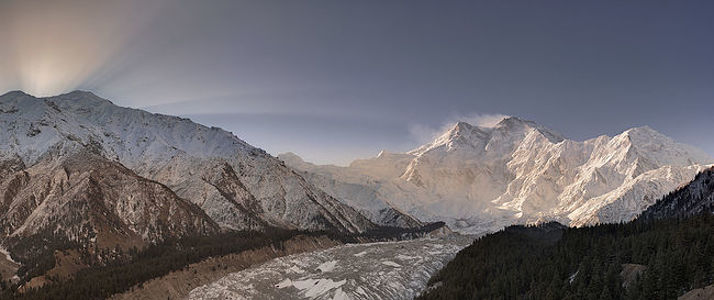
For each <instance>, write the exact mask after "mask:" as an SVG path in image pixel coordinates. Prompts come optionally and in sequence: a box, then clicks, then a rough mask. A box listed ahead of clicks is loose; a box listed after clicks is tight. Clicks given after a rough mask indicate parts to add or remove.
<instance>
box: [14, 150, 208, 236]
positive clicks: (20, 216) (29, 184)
mask: <svg viewBox="0 0 714 300" xmlns="http://www.w3.org/2000/svg"><path fill="white" fill-rule="evenodd" d="M0 194H1V195H2V199H3V201H2V202H0V230H2V236H4V237H9V238H10V240H22V239H23V238H25V237H28V236H42V235H44V236H52V237H55V238H60V239H64V240H67V241H72V242H78V243H79V244H81V245H92V244H95V243H96V244H97V245H99V246H100V248H113V247H115V246H116V245H121V246H126V247H130V246H137V245H142V244H143V243H144V242H151V243H155V242H158V241H162V240H165V239H167V238H179V237H182V236H186V235H192V234H210V233H215V232H217V231H218V230H219V228H218V225H217V224H216V223H215V222H213V221H212V220H211V219H210V218H209V217H208V216H207V215H206V214H205V213H204V212H203V211H202V210H201V209H200V208H199V207H198V206H196V205H195V204H193V203H191V202H188V201H186V200H184V199H181V198H179V197H178V196H176V194H175V193H174V192H173V191H171V190H170V189H169V188H167V187H166V186H164V185H162V184H160V183H157V182H155V181H151V180H148V179H145V178H142V177H139V176H137V175H136V174H135V173H134V172H132V171H131V170H129V169H127V168H125V167H124V166H122V165H121V164H119V163H116V162H111V161H109V160H107V159H105V158H103V157H101V156H98V155H96V154H93V153H90V152H87V151H82V152H78V153H75V154H71V155H65V156H62V157H55V156H54V155H51V154H50V155H48V156H46V157H44V158H43V159H42V160H40V161H38V162H37V163H35V164H34V165H33V166H32V167H29V168H26V169H23V170H19V171H16V172H14V173H12V174H8V175H7V176H5V177H4V178H3V180H2V184H0Z"/></svg>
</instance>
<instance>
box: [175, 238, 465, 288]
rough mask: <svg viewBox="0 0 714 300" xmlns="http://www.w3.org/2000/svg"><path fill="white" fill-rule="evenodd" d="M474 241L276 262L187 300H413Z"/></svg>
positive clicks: (331, 252) (330, 252) (378, 247)
mask: <svg viewBox="0 0 714 300" xmlns="http://www.w3.org/2000/svg"><path fill="white" fill-rule="evenodd" d="M471 241H472V238H470V237H466V236H461V235H449V236H445V237H439V238H423V239H416V240H409V241H400V242H379V243H368V244H347V245H343V246H337V247H334V248H330V249H326V250H322V251H316V252H311V253H303V254H298V255H291V256H286V257H281V258H276V259H274V260H272V261H269V262H267V263H264V264H262V265H259V266H256V267H253V268H249V269H245V270H242V271H240V272H236V273H232V274H229V275H227V276H225V277H223V278H221V279H219V280H217V281H215V282H213V283H211V284H207V285H204V286H201V287H198V288H196V289H194V290H192V291H191V293H190V294H189V297H188V299H192V300H208V299H353V300H358V299H412V298H414V296H416V295H417V294H418V293H420V292H421V291H422V290H423V289H424V288H425V287H426V284H427V282H428V280H429V278H430V277H431V276H432V275H433V274H434V273H435V272H437V271H438V270H440V269H441V268H442V267H443V266H445V265H446V263H447V262H448V261H449V260H451V259H452V258H453V256H454V255H456V253H457V252H458V251H460V250H461V249H463V248H465V247H466V246H467V245H468V244H469V243H470V242H471Z"/></svg>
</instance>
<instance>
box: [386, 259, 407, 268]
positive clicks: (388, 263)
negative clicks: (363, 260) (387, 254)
mask: <svg viewBox="0 0 714 300" xmlns="http://www.w3.org/2000/svg"><path fill="white" fill-rule="evenodd" d="M382 264H383V265H385V266H390V267H395V268H401V267H402V265H400V264H398V263H395V262H393V261H391V260H388V261H383V262H382Z"/></svg>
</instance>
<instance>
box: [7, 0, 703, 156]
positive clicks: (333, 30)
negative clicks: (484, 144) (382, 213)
mask: <svg viewBox="0 0 714 300" xmlns="http://www.w3.org/2000/svg"><path fill="white" fill-rule="evenodd" d="M0 41H2V42H0V43H1V46H0V94H2V93H4V92H5V91H9V90H18V89H20V90H24V91H25V92H28V93H30V94H33V95H37V96H48V95H55V94H60V93H63V92H68V91H71V90H75V89H82V90H89V91H93V92H94V93H96V94H97V95H99V96H102V97H104V98H108V99H110V100H111V101H113V102H114V103H115V104H118V105H122V106H129V107H135V108H141V109H146V110H149V111H152V112H158V113H165V114H172V115H180V116H184V117H189V118H191V119H192V120H194V121H197V122H200V123H203V124H205V125H209V126H218V127H222V128H224V129H226V130H229V131H231V132H233V133H235V134H236V135H237V136H238V137H240V138H242V139H244V140H246V141H247V142H249V143H251V144H252V145H254V146H258V147H261V148H263V149H265V150H267V151H268V152H269V153H272V154H279V153H282V152H288V151H291V152H295V153H297V154H298V155H300V156H302V157H303V158H305V159H306V160H308V161H312V162H316V163H321V164H326V163H330V164H338V165H346V164H348V163H349V162H350V161H352V160H353V159H355V158H361V157H370V156H374V155H376V154H377V153H378V152H379V151H380V150H383V149H386V150H389V151H394V152H397V151H407V150H410V149H412V148H416V147H417V146H418V145H420V144H422V143H425V142H426V141H428V140H429V139H430V138H431V137H432V136H433V134H434V133H435V132H438V130H439V129H440V128H443V126H444V125H445V124H448V123H450V122H455V121H457V120H467V121H469V122H473V123H481V122H486V123H488V122H490V121H492V120H493V119H498V118H499V116H502V115H511V116H518V117H521V118H524V119H529V120H533V121H536V122H538V123H540V124H542V125H544V126H546V127H549V128H551V129H553V130H555V131H558V132H560V133H562V134H563V135H565V136H567V137H569V138H572V139H576V140H584V139H587V138H592V137H595V136H598V135H601V134H608V135H615V134H617V133H619V132H622V131H623V130H625V129H627V128H631V127H634V126H642V125H648V126H650V127H652V128H654V129H655V130H658V131H660V132H662V133H664V134H666V135H668V136H670V137H673V138H674V139H675V140H677V141H680V142H684V143H688V144H692V145H695V146H698V147H700V148H702V149H704V150H705V151H707V152H709V153H710V154H713V155H714V138H712V137H711V135H710V132H711V131H712V129H714V117H713V115H714V1H218V0H211V1H168V0H142V1H138V0H125V1H94V0H83V1H80V0H76V1H68V0H57V1H35V0H30V1H19V0H18V1H14V0H0Z"/></svg>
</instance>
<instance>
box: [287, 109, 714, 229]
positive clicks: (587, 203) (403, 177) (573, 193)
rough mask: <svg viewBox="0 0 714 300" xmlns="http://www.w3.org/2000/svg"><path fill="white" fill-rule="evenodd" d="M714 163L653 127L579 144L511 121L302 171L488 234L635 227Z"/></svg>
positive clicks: (462, 126) (464, 126)
mask: <svg viewBox="0 0 714 300" xmlns="http://www.w3.org/2000/svg"><path fill="white" fill-rule="evenodd" d="M712 162H714V160H713V159H712V158H711V157H709V156H708V155H707V154H706V153H704V152H702V151H700V150H697V149H695V148H693V147H691V146H688V145H684V144H680V143H677V142H675V141H673V140H672V139H670V138H668V137H666V136H664V135H662V134H660V133H658V132H656V131H654V130H653V129H651V128H649V127H638V128H632V129H629V130H626V131H625V132H623V133H621V134H619V135H617V136H614V137H608V136H600V137H597V138H593V139H590V140H587V141H583V142H579V141H574V140H569V139H566V138H564V137H563V136H561V135H560V134H558V133H556V132H554V131H551V130H549V129H547V128H545V127H543V126H540V125H538V124H536V123H534V122H531V121H525V120H521V119H519V118H515V117H509V118H506V119H504V120H502V121H501V122H500V123H498V124H497V125H495V126H494V127H479V126H472V125H470V124H468V123H464V122H459V123H457V124H455V125H454V126H453V127H451V128H450V129H449V130H447V131H446V132H445V133H443V134H442V135H441V136H439V137H437V138H436V139H435V140H434V141H432V142H431V143H428V144H426V145H424V146H421V147H418V148H417V149H415V150H412V151H410V152H407V153H403V154H380V156H378V157H376V158H372V159H363V160H359V161H355V163H353V164H352V165H350V166H349V167H348V168H344V169H339V170H337V169H335V168H330V167H311V168H304V167H303V168H301V167H300V166H296V168H298V169H302V170H304V171H307V172H312V173H316V174H320V176H322V177H325V178H328V180H336V181H341V182H348V183H352V184H355V183H358V184H361V185H363V186H364V187H365V188H366V189H373V190H375V191H376V192H375V194H376V195H378V197H379V198H380V199H381V200H382V201H385V202H388V203H390V204H391V205H393V206H394V207H395V208H397V209H399V210H401V211H404V212H406V213H409V214H411V215H413V216H415V217H417V218H418V219H420V220H421V221H435V220H444V221H447V223H448V224H449V225H450V226H451V227H452V228H455V229H456V230H459V231H462V232H470V233H482V232H486V231H492V230H496V229H499V228H501V227H503V226H504V225H509V224H513V223H529V222H540V221H544V220H556V221H559V222H562V223H565V224H569V225H574V226H579V225H585V224H593V223H598V222H618V221H627V220H631V219H632V218H634V217H635V216H636V215H637V214H639V213H640V212H641V211H642V210H644V209H646V208H647V207H648V206H650V205H651V204H652V203H654V201H655V200H656V199H658V198H659V197H661V196H662V195H664V194H665V193H667V192H669V191H671V190H674V189H675V188H677V187H678V186H681V185H682V184H684V183H686V182H688V181H690V180H691V179H692V178H694V175H695V174H697V173H698V172H699V171H701V170H703V169H704V168H705V167H706V164H710V163H712ZM289 164H290V163H289ZM345 174H351V175H350V177H347V176H345ZM358 176H364V178H361V179H360V180H354V178H358ZM335 186H337V185H335ZM332 193H334V194H341V193H346V191H332Z"/></svg>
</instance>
